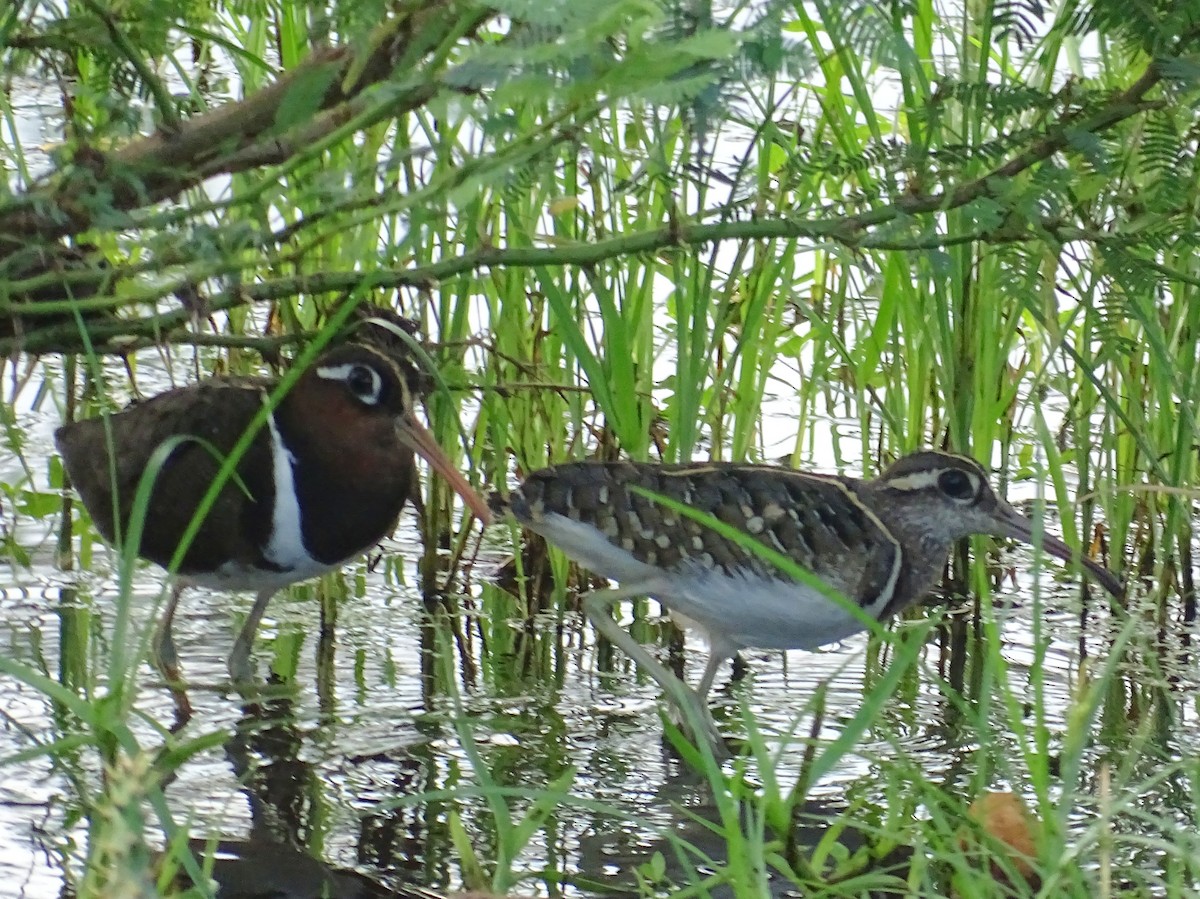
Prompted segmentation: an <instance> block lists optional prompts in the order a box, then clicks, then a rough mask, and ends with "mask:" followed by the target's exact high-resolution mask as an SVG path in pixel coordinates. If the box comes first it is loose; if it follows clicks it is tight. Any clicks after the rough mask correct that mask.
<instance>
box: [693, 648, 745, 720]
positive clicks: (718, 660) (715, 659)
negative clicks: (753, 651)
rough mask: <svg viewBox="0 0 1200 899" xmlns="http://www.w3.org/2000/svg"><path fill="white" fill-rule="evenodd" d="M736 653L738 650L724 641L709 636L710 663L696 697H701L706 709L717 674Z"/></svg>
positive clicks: (707, 665) (701, 679)
mask: <svg viewBox="0 0 1200 899" xmlns="http://www.w3.org/2000/svg"><path fill="white" fill-rule="evenodd" d="M736 652H737V650H736V649H734V648H733V647H732V646H727V645H726V644H725V643H724V641H722V640H718V639H717V638H716V637H714V636H712V635H711V634H708V663H707V664H706V665H705V666H704V675H703V676H702V677H701V678H700V684H699V686H697V687H696V695H697V696H699V697H700V701H701V702H702V703H703V704H704V707H705V708H707V707H708V692H709V690H711V689H712V685H713V681H714V680H716V678H717V672H718V671H720V670H721V666H722V665H723V664H724V663H725V662H727V661H728V660H729V659H732V658H733V657H734V655H735V654H736Z"/></svg>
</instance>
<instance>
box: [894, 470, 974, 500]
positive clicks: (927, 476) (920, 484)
mask: <svg viewBox="0 0 1200 899" xmlns="http://www.w3.org/2000/svg"><path fill="white" fill-rule="evenodd" d="M952 471H956V472H959V473H960V474H963V475H964V476H966V477H967V478H968V479H969V480H970V482H971V493H972V494H978V493H979V487H980V480H979V478H978V476H976V475H974V474H972V473H971V472H969V471H963V470H962V469H961V468H932V469H929V470H928V471H914V472H913V473H912V474H906V475H901V476H900V477H898V478H888V481H887V485H888V487H890V488H892V489H893V490H929V489H930V488H937V489H939V490H940V489H941V484H940V481H941V478H942V475H944V474H947V473H949V472H952Z"/></svg>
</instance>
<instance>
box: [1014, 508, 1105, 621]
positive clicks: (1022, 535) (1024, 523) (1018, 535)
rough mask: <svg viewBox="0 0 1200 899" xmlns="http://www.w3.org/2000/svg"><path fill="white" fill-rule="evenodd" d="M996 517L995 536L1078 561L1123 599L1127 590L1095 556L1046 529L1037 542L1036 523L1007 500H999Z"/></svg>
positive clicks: (1101, 583) (1102, 585)
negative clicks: (1073, 548)
mask: <svg viewBox="0 0 1200 899" xmlns="http://www.w3.org/2000/svg"><path fill="white" fill-rule="evenodd" d="M995 520H996V525H997V526H996V530H995V531H994V534H995V536H997V537H1012V538H1014V539H1016V540H1020V541H1022V542H1024V543H1029V544H1031V545H1033V546H1040V547H1041V548H1042V550H1043V551H1045V552H1046V553H1047V554H1048V555H1051V556H1054V557H1055V558H1057V559H1062V560H1063V561H1064V562H1068V563H1070V562H1078V563H1079V564H1080V565H1082V566H1083V569H1084V570H1085V571H1086V572H1087V573H1088V574H1089V575H1091V576H1092V578H1093V580H1095V581H1096V583H1097V584H1099V585H1100V586H1101V587H1103V588H1104V589H1105V590H1107V591H1108V592H1109V593H1111V594H1112V595H1113V596H1115V597H1117V598H1118V599H1120V598H1121V597H1122V596H1124V595H1125V589H1124V587H1123V586H1122V585H1121V582H1120V581H1119V580H1118V579H1117V576H1116V575H1115V574H1113V573H1112V572H1111V571H1109V570H1108V569H1107V568H1105V567H1104V566H1103V565H1101V564H1100V563H1099V562H1097V561H1095V560H1094V559H1090V558H1088V557H1087V556H1085V555H1083V554H1082V553H1077V552H1075V551H1074V550H1072V549H1071V547H1069V546H1067V544H1065V543H1063V542H1062V541H1061V540H1059V539H1058V538H1057V537H1055V536H1053V535H1052V534H1048V533H1046V532H1045V531H1043V532H1042V535H1041V540H1040V542H1035V540H1034V538H1033V527H1034V525H1033V522H1032V521H1031V520H1030V519H1028V518H1026V517H1025V516H1024V515H1022V514H1021V513H1020V512H1018V511H1017V510H1016V509H1014V508H1013V507H1012V506H1011V505H1009V504H1008V503H1006V502H1001V503H1000V506H999V508H997V509H996V517H995Z"/></svg>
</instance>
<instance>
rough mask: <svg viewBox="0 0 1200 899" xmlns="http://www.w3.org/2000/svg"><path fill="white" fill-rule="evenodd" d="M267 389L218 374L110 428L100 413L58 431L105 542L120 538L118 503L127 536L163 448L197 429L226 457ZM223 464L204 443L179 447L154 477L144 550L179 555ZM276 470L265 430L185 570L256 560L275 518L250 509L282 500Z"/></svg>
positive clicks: (142, 406)
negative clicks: (273, 491)
mask: <svg viewBox="0 0 1200 899" xmlns="http://www.w3.org/2000/svg"><path fill="white" fill-rule="evenodd" d="M265 387H266V383H265V382H260V381H258V380H256V379H239V380H233V379H230V380H227V381H210V382H206V383H204V384H200V385H196V386H193V387H188V388H182V389H180V390H172V391H168V392H166V393H163V394H159V395H158V396H155V397H153V398H151V399H149V400H146V401H143V402H140V403H137V404H135V405H133V406H130V407H129V408H128V409H125V410H123V411H121V412H119V413H117V414H115V415H112V416H110V417H109V426H108V427H106V425H105V421H104V419H102V418H94V419H87V420H84V421H78V422H73V423H71V424H68V425H64V426H63V427H62V428H59V430H58V432H57V433H56V434H55V440H56V442H57V444H58V448H59V451H60V453H61V454H62V457H63V465H64V467H65V468H66V470H67V473H68V474H69V475H70V477H71V481H72V483H73V484H74V486H75V488H76V489H77V490H78V491H79V494H80V496H81V497H82V499H83V502H84V505H85V506H86V507H87V509H88V511H89V512H90V513H91V516H92V519H93V521H94V522H95V524H96V527H97V529H98V530H99V531H100V533H101V534H102V535H103V536H104V537H105V539H107V540H109V541H110V542H112V541H114V539H115V536H116V534H115V528H114V516H113V512H114V505H115V506H116V507H117V508H118V509H119V518H120V527H121V531H122V533H123V532H124V531H125V530H126V529H127V527H128V524H129V518H130V513H131V510H132V508H133V505H134V497H135V494H136V491H137V487H138V483H139V481H140V479H141V477H142V474H143V472H145V471H146V470H147V468H148V467H149V466H150V462H151V459H152V457H153V455H154V452H155V450H156V449H157V448H158V447H159V445H161V444H162V443H163V442H164V441H166V440H168V439H170V438H171V437H174V436H176V435H188V436H192V437H197V438H200V439H201V440H203V441H205V442H207V443H208V444H209V446H211V447H212V448H215V449H216V450H217V452H218V453H219V454H222V455H223V454H227V453H229V452H230V451H231V450H232V449H233V447H234V446H235V445H236V443H237V442H238V440H239V438H240V437H241V435H242V432H243V430H244V429H245V427H246V424H247V423H249V422H250V421H251V420H252V418H253V416H254V415H255V413H257V412H258V410H259V409H260V408H261V403H262V397H263V390H264V389H265ZM110 429H111V444H110V442H109V439H110V438H109V433H110ZM110 450H111V451H112V452H111V454H110ZM113 460H115V462H114V461H113ZM219 468H220V461H219V460H218V459H217V458H214V456H213V455H212V453H211V451H210V450H209V449H207V448H205V447H204V446H202V445H201V444H199V443H197V442H195V441H186V442H183V443H181V444H180V445H179V446H178V447H177V448H176V449H175V450H174V451H173V452H172V453H171V455H170V457H169V458H168V460H167V461H166V463H165V464H164V465H163V466H162V468H161V469H160V471H159V474H158V479H157V480H156V481H155V485H154V492H153V494H152V497H151V501H150V507H149V511H148V513H147V517H148V519H149V520H151V521H153V522H154V523H155V524H154V527H147V528H146V529H145V531H144V533H143V536H142V543H141V547H140V554H141V555H142V556H144V557H145V558H148V559H150V560H151V561H153V562H156V563H158V564H160V565H164V566H165V565H166V564H167V563H168V562H169V561H170V559H171V556H172V555H173V554H174V552H175V549H176V547H177V546H178V544H179V541H180V538H181V537H182V535H183V532H184V530H185V529H186V527H187V525H188V522H189V521H190V520H191V517H192V514H193V513H194V511H195V509H196V507H197V506H198V505H199V504H200V502H201V500H202V499H203V497H204V495H205V493H206V492H207V490H208V487H209V485H210V484H211V483H212V481H213V479H214V478H215V477H216V474H217V472H218V470H219ZM270 470H271V449H270V438H269V435H268V433H267V431H266V429H265V428H264V429H263V430H261V431H260V432H259V433H258V435H257V436H256V437H255V439H254V442H253V444H252V445H251V447H250V449H249V451H248V452H247V453H246V455H245V456H244V457H243V459H242V462H241V463H240V464H239V466H238V477H239V481H238V483H236V484H233V483H227V484H226V485H225V487H224V488H223V489H222V490H221V493H220V494H219V496H218V499H217V502H216V503H215V504H214V506H213V508H212V510H211V511H210V513H209V518H208V521H209V522H212V524H208V523H207V522H206V524H205V525H204V526H203V527H202V529H201V532H200V534H199V535H197V537H196V539H195V540H194V541H193V543H192V546H191V549H190V550H189V551H188V553H187V555H186V556H185V558H184V560H183V564H182V565H181V569H180V570H181V571H183V572H185V573H186V572H188V571H197V570H199V571H204V570H210V569H212V568H215V567H217V566H219V565H221V564H222V563H224V562H227V561H231V560H239V559H245V560H247V561H249V560H255V561H257V554H258V547H260V546H262V545H263V544H264V543H265V539H266V537H265V534H254V533H251V531H252V530H253V528H254V522H255V521H259V522H261V524H262V525H263V526H267V525H269V523H270V520H271V516H270V514H269V513H268V514H266V515H265V516H261V517H260V516H255V515H253V514H250V509H251V507H252V506H253V505H254V504H256V503H260V504H261V503H267V504H271V503H273V502H274V497H273V496H272V495H268V494H269V488H270V483H271V479H270V476H269V475H270ZM248 484H253V485H255V491H252V492H251V494H252V495H247V490H245V489H243V486H244V485H248ZM255 494H256V495H255ZM114 499H115V502H114ZM268 508H269V505H268Z"/></svg>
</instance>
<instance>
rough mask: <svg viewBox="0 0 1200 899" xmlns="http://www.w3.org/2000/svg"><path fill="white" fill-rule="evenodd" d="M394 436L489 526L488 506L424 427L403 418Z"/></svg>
mask: <svg viewBox="0 0 1200 899" xmlns="http://www.w3.org/2000/svg"><path fill="white" fill-rule="evenodd" d="M396 433H397V435H398V436H399V437H400V440H401V442H402V443H404V444H405V445H406V446H408V447H410V448H411V449H412V450H413V452H415V453H416V454H417V455H418V456H420V457H421V458H422V459H424V460H425V461H426V462H428V463H429V467H430V468H432V469H433V470H434V471H436V472H437V473H438V474H439V475H441V476H442V479H443V480H445V482H446V483H447V484H449V485H450V487H451V489H452V490H454V492H455V493H457V494H458V495H459V496H461V497H462V498H463V502H465V503H466V504H467V508H469V509H470V510H471V512H472V514H474V516H475V517H476V518H478V519H479V520H480V521H481V522H482V523H483V524H484V526H487V525H488V524H489V523H490V522H491V520H492V514H491V512H490V511H489V510H488V504H487V502H485V501H484V499H483V497H481V496H480V495H479V494H478V493H476V492H475V490H474V488H472V487H471V485H470V483H469V482H468V481H467V479H466V478H464V477H463V475H462V472H461V471H459V470H458V468H457V467H455V465H454V463H453V462H451V461H450V458H449V457H448V456H447V455H446V454H445V453H444V452H442V448H441V447H440V446H438V444H437V441H436V440H434V439H433V435H432V434H430V433H429V430H428V429H427V428H426V427H425V426H424V425H422V424H421V423H420V422H419V421H417V420H416V419H415V418H414V417H413V416H412V415H403V416H401V417H400V418H398V419H397V420H396Z"/></svg>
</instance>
